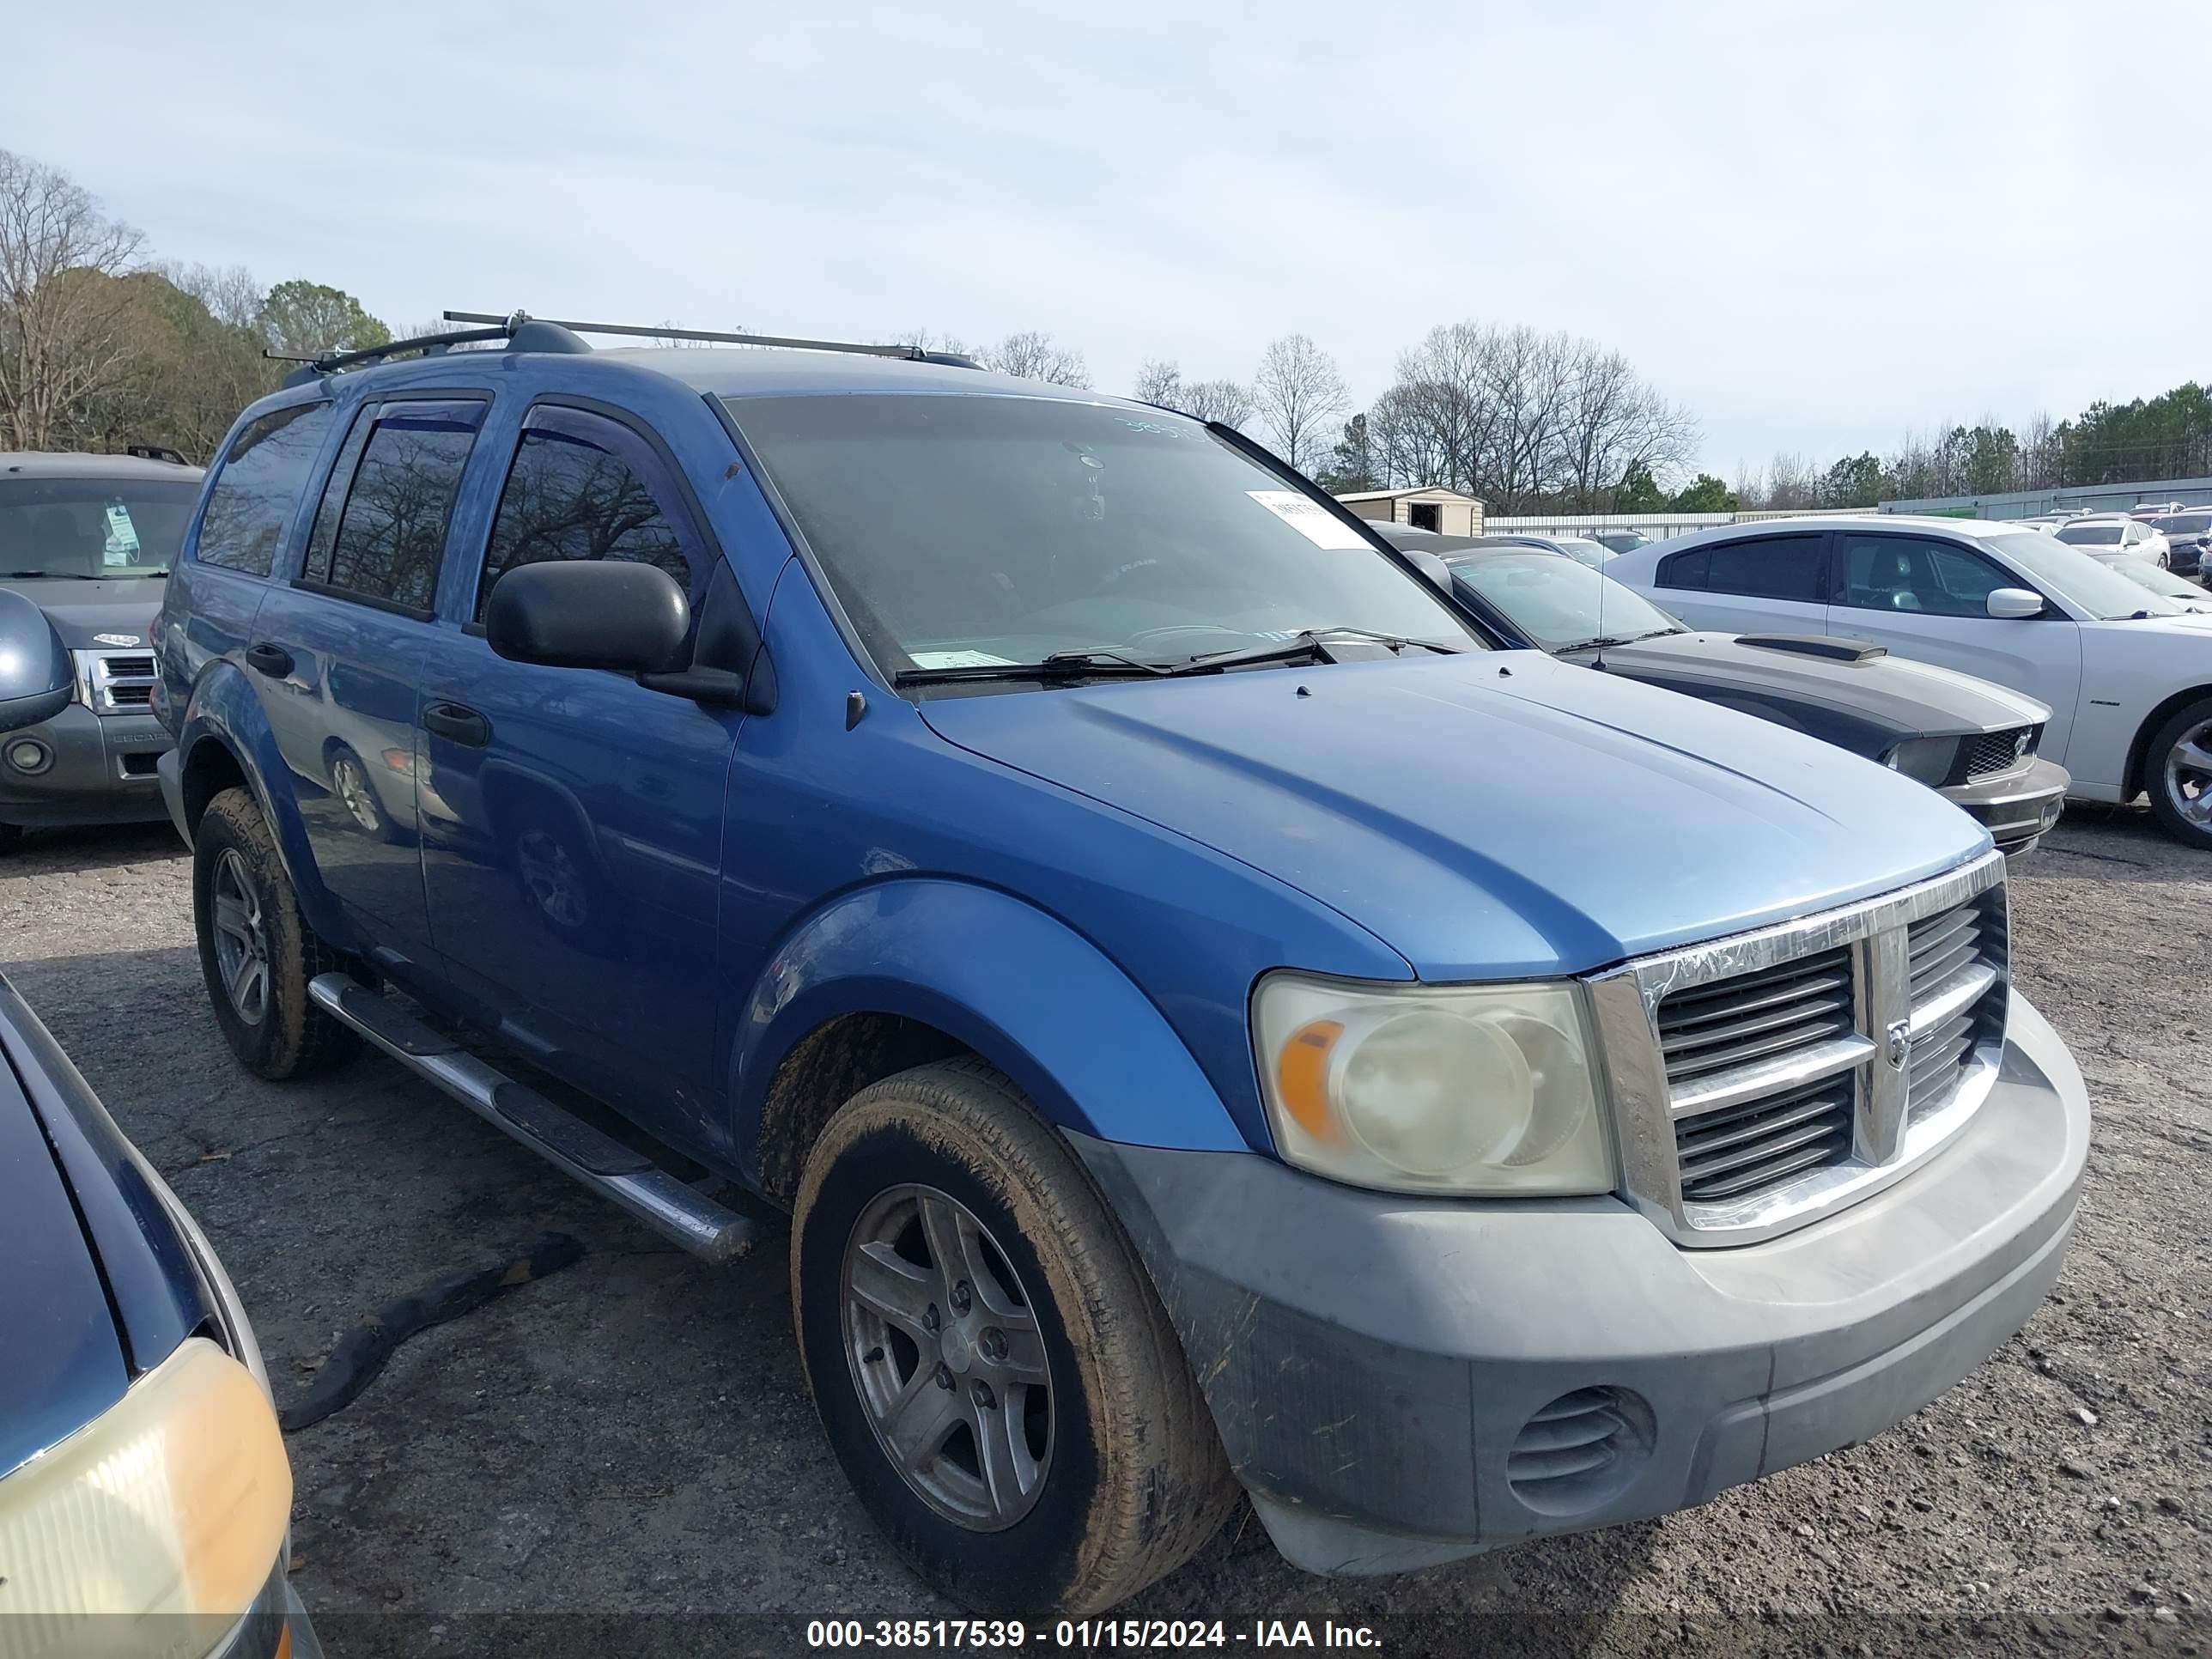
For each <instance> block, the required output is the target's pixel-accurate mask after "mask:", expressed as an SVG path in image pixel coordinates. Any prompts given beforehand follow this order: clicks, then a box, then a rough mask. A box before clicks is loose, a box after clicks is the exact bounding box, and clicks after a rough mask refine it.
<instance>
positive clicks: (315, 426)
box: [199, 404, 331, 576]
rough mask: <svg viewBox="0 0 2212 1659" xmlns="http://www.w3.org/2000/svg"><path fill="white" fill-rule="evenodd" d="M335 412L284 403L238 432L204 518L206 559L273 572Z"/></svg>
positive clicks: (257, 572)
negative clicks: (296, 503)
mask: <svg viewBox="0 0 2212 1659" xmlns="http://www.w3.org/2000/svg"><path fill="white" fill-rule="evenodd" d="M330 413H331V406H330V405H329V404H301V405H299V406H298V407H296V408H293V409H280V410H276V412H274V413H273V414H269V415H264V416H262V417H261V418H260V419H259V420H258V421H256V422H254V423H253V424H252V426H250V427H248V428H246V430H245V431H244V432H243V433H241V434H240V435H239V439H238V441H237V442H236V443H234V444H233V445H232V446H231V450H230V454H229V456H228V458H227V459H225V460H224V462H223V468H222V474H221V476H219V477H217V478H216V485H215V490H214V493H213V494H211V495H210V496H209V497H208V505H207V516H206V517H205V518H204V520H201V523H200V539H199V560H200V562H201V563H203V564H213V565H221V566H222V567H223V568H225V569H228V570H246V571H251V572H252V573H253V574H255V575H258V576H265V575H267V574H269V566H270V560H271V559H272V557H273V556H275V554H276V538H277V537H278V535H279V534H280V533H282V532H283V528H284V520H285V519H286V518H287V517H288V516H289V514H290V513H291V510H292V498H293V496H294V495H296V494H297V493H298V491H299V489H300V485H301V482H302V481H303V480H304V479H305V478H306V477H307V468H308V466H309V465H310V464H311V463H313V460H314V459H315V452H316V451H317V450H318V449H319V448H320V447H322V441H323V428H324V427H325V425H327V424H328V422H329V420H330Z"/></svg>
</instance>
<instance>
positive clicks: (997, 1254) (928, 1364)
mask: <svg viewBox="0 0 2212 1659" xmlns="http://www.w3.org/2000/svg"><path fill="white" fill-rule="evenodd" d="M841 1282H842V1296H843V1304H844V1306H843V1313H844V1328H845V1346H846V1358H847V1360H848V1363H849V1364H850V1366H851V1369H852V1376H853V1385H854V1388H855V1389H857V1390H858V1391H859V1394H860V1401H861V1404H862V1405H863V1406H864V1407H866V1412H867V1417H868V1422H869V1425H870V1426H871V1427H872V1428H873V1429H874V1431H875V1434H876V1440H877V1443H878V1445H879V1446H881V1447H882V1449H883V1452H884V1455H885V1456H886V1457H888V1458H889V1459H890V1462H891V1466H892V1467H893V1468H896V1470H897V1471H898V1472H899V1474H900V1477H901V1478H902V1480H905V1482H906V1483H907V1485H908V1486H909V1487H911V1488H912V1489H913V1490H914V1492H915V1494H916V1495H917V1496H918V1497H920V1498H921V1500H922V1501H923V1502H924V1503H926V1504H928V1505H929V1506H930V1507H931V1508H932V1509H933V1510H936V1511H937V1512H938V1513H939V1515H942V1516H945V1518H946V1519H947V1520H949V1521H951V1522H955V1523H956V1524H957V1525H959V1526H963V1527H965V1528H969V1530H971V1531H975V1532H998V1531H1002V1530H1004V1529H1005V1528H1008V1527H1011V1526H1012V1525H1013V1524H1014V1523H1015V1522H1018V1521H1019V1520H1020V1519H1021V1518H1022V1517H1023V1516H1025V1515H1027V1514H1028V1513H1029V1512H1030V1509H1031V1508H1032V1507H1033V1506H1034V1505H1035V1504H1036V1500H1037V1495H1038V1493H1039V1492H1042V1490H1043V1487H1044V1479H1045V1474H1046V1471H1047V1470H1048V1468H1049V1467H1050V1465H1051V1461H1052V1445H1053V1432H1054V1411H1053V1392H1052V1375H1051V1370H1050V1368H1049V1366H1048V1364H1047V1363H1046V1359H1045V1351H1044V1340H1043V1337H1042V1334H1041V1333H1040V1331H1039V1329H1038V1326H1037V1320H1036V1312H1035V1304H1033V1303H1032V1302H1031V1301H1030V1297H1029V1295H1028V1293H1027V1291H1026V1290H1025V1289H1024V1286H1023V1285H1022V1284H1021V1282H1020V1280H1019V1279H1018V1278H1017V1277H1016V1275H1015V1273H1014V1271H1013V1268H1012V1266H1010V1265H1009V1263H1008V1261H1007V1258H1006V1253H1005V1252H1004V1251H1003V1250H1002V1249H1000V1247H999V1244H998V1242H997V1241H996V1240H995V1239H994V1238H993V1237H992V1236H991V1232H990V1230H989V1229H988V1228H987V1227H986V1226H985V1225H983V1224H982V1222H981V1221H980V1220H978V1219H977V1218H976V1217H975V1213H974V1212H972V1211H970V1210H969V1208H968V1207H967V1206H965V1205H963V1204H962V1203H961V1202H960V1201H959V1200H957V1199H956V1198H953V1197H951V1195H950V1194H945V1193H943V1192H940V1191H939V1190H938V1189H937V1188H934V1187H922V1186H900V1187H894V1188H890V1190H889V1191H887V1192H884V1193H882V1194H878V1196H877V1197H876V1198H875V1199H874V1200H872V1202H871V1203H870V1204H869V1205H868V1206H867V1207H866V1209H864V1210H863V1211H861V1212H860V1218H859V1219H858V1220H856V1221H855V1222H854V1225H853V1233H852V1237H851V1238H850V1239H849V1240H848V1243H846V1246H845V1260H844V1267H843V1273H842V1281H841Z"/></svg>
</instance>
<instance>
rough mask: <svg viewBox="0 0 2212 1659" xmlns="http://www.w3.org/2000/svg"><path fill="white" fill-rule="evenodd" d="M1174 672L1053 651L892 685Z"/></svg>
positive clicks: (1095, 654)
mask: <svg viewBox="0 0 2212 1659" xmlns="http://www.w3.org/2000/svg"><path fill="white" fill-rule="evenodd" d="M1172 672H1174V670H1173V669H1171V668H1170V667H1169V666H1168V665H1166V664H1164V663H1155V662H1146V661H1144V660H1142V659H1139V658H1136V657H1127V656H1124V655H1122V654H1121V653H1120V652H1119V651H1055V652H1054V653H1053V654H1052V655H1050V656H1049V657H1045V658H1042V659H1040V660H1038V661H1036V662H978V663H963V664H962V665H959V666H958V667H957V668H909V669H907V670H905V671H903V672H902V673H897V674H894V675H892V676H891V684H894V685H949V684H955V683H957V682H958V681H961V680H1047V681H1051V680H1097V679H1151V678H1157V677H1158V676H1160V675H1163V674H1169V673H1172Z"/></svg>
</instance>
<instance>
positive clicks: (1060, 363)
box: [974, 330, 1091, 386]
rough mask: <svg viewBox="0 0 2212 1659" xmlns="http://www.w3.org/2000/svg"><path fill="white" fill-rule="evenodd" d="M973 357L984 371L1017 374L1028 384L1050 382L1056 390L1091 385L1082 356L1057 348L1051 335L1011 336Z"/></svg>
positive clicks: (1063, 348)
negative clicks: (989, 369)
mask: <svg viewBox="0 0 2212 1659" xmlns="http://www.w3.org/2000/svg"><path fill="white" fill-rule="evenodd" d="M974 355H975V357H976V358H977V359H978V360H980V361H981V363H982V365H983V367H984V368H994V369H996V370H998V371H999V373H1000V374H1016V375H1019V376H1020V377H1021V378H1022V379H1023V380H1049V381H1051V382H1052V383H1053V384H1054V386H1089V385H1090V384H1091V369H1090V366H1089V365H1088V364H1086V363H1085V362H1084V361H1083V354H1082V353H1081V352H1079V351H1076V350H1073V349H1070V348H1068V347H1066V346H1061V345H1056V344H1054V343H1053V337H1052V336H1051V335H1049V334H1043V333H1039V332H1037V331H1035V330H1029V331H1024V332H1023V333H1019V334H1009V335H1008V336H1006V338H1005V339H1003V340H1001V341H1000V342H999V343H998V344H996V345H994V346H986V347H984V348H983V349H982V350H981V351H979V352H976V353H975V354H974Z"/></svg>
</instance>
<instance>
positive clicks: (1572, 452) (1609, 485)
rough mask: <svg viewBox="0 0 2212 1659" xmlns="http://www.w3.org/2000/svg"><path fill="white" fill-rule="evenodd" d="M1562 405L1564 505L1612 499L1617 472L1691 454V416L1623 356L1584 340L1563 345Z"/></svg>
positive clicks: (1655, 469)
mask: <svg viewBox="0 0 2212 1659" xmlns="http://www.w3.org/2000/svg"><path fill="white" fill-rule="evenodd" d="M1565 351H1566V354H1567V357H1568V371H1567V380H1568V384H1567V406H1566V410H1565V423H1564V426H1563V428H1562V431H1561V434H1560V453H1559V459H1560V471H1561V475H1562V476H1561V478H1560V489H1561V490H1562V491H1563V493H1564V495H1565V497H1566V502H1567V505H1569V506H1571V507H1579V508H1582V509H1583V510H1586V511H1590V512H1599V511H1603V510H1605V509H1607V508H1609V507H1612V506H1613V492H1614V491H1615V490H1616V489H1619V488H1620V483H1621V480H1623V479H1624V478H1626V477H1628V476H1629V474H1630V472H1631V471H1632V470H1633V469H1635V468H1638V467H1641V468H1642V469H1643V470H1644V471H1646V472H1649V473H1650V474H1651V475H1653V476H1654V477H1657V476H1659V475H1661V474H1662V473H1669V472H1676V471H1680V470H1681V469H1683V468H1685V467H1686V466H1687V465H1689V464H1690V462H1691V461H1692V459H1694V458H1695V455H1696V451H1697V442H1698V423H1697V422H1696V420H1695V419H1694V418H1692V416H1691V415H1690V414H1689V412H1688V411H1687V410H1684V409H1681V408H1680V407H1679V406H1677V405H1676V404H1670V403H1668V401H1667V399H1666V398H1662V396H1660V395H1659V393H1658V392H1656V391H1655V390H1653V389H1652V388H1651V387H1650V386H1646V385H1645V384H1644V381H1643V380H1642V379H1641V378H1639V377H1638V374H1637V373H1636V371H1635V370H1634V369H1633V368H1631V367H1630V366H1629V362H1628V359H1627V358H1626V357H1624V356H1621V354H1620V352H1618V351H1613V350H1609V349H1607V348H1605V347H1603V346H1601V345H1598V344H1597V343H1595V342H1593V341H1589V340H1574V341H1571V342H1568V343H1566V345H1565Z"/></svg>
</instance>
